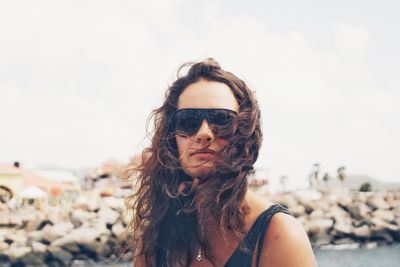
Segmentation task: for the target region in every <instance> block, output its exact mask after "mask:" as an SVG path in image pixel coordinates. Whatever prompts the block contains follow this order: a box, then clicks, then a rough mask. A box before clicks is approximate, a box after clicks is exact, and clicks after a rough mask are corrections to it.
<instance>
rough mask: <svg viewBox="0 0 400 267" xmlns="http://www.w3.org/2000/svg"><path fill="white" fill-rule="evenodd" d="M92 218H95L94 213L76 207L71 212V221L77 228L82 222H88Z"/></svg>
mask: <svg viewBox="0 0 400 267" xmlns="http://www.w3.org/2000/svg"><path fill="white" fill-rule="evenodd" d="M94 218H96V213H94V212H89V211H86V210H82V209H76V210H74V211H73V212H72V213H71V222H72V224H73V225H74V227H75V228H78V227H79V226H81V225H82V224H83V223H84V222H88V221H90V220H92V219H94Z"/></svg>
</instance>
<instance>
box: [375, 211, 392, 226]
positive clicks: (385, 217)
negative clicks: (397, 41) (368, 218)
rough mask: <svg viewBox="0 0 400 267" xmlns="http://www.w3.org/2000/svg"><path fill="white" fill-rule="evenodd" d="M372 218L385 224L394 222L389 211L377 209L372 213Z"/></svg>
mask: <svg viewBox="0 0 400 267" xmlns="http://www.w3.org/2000/svg"><path fill="white" fill-rule="evenodd" d="M371 215H372V217H377V218H380V219H382V220H384V221H386V222H389V223H390V222H392V221H394V219H395V217H394V213H393V212H392V211H390V210H384V209H377V210H375V211H374V212H372V214H371Z"/></svg>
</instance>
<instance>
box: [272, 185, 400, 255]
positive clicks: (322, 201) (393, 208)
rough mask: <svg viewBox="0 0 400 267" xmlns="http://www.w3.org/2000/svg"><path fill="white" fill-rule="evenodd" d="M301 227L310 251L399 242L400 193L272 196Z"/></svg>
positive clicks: (304, 192)
mask: <svg viewBox="0 0 400 267" xmlns="http://www.w3.org/2000/svg"><path fill="white" fill-rule="evenodd" d="M271 198H272V201H274V202H276V203H280V204H282V205H284V206H286V207H287V208H288V209H289V210H290V211H291V212H292V214H293V215H294V216H295V217H297V218H298V219H299V220H300V221H301V222H302V224H303V225H304V227H305V230H306V231H307V234H308V236H309V238H310V240H311V242H312V244H313V246H314V247H316V248H319V247H324V246H327V247H330V246H331V245H334V246H343V247H349V245H350V247H352V248H357V247H360V246H371V245H372V246H376V245H382V244H392V243H398V242H400V192H347V193H343V194H339V195H335V194H324V193H320V192H318V191H310V190H309V191H298V192H294V193H287V194H277V195H274V196H273V197H271Z"/></svg>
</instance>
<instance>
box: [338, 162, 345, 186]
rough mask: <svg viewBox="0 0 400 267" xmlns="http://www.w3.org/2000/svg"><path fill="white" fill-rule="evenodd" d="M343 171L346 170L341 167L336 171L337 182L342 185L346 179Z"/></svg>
mask: <svg viewBox="0 0 400 267" xmlns="http://www.w3.org/2000/svg"><path fill="white" fill-rule="evenodd" d="M345 170H346V167H344V166H341V167H339V168H338V169H337V173H338V178H339V180H340V181H341V182H342V184H343V183H344V180H345V178H346V175H345Z"/></svg>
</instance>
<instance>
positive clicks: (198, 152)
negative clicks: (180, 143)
mask: <svg viewBox="0 0 400 267" xmlns="http://www.w3.org/2000/svg"><path fill="white" fill-rule="evenodd" d="M214 154H215V150H212V149H210V148H206V149H199V150H196V151H194V152H193V153H192V154H191V155H192V156H194V155H198V156H211V155H214Z"/></svg>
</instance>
